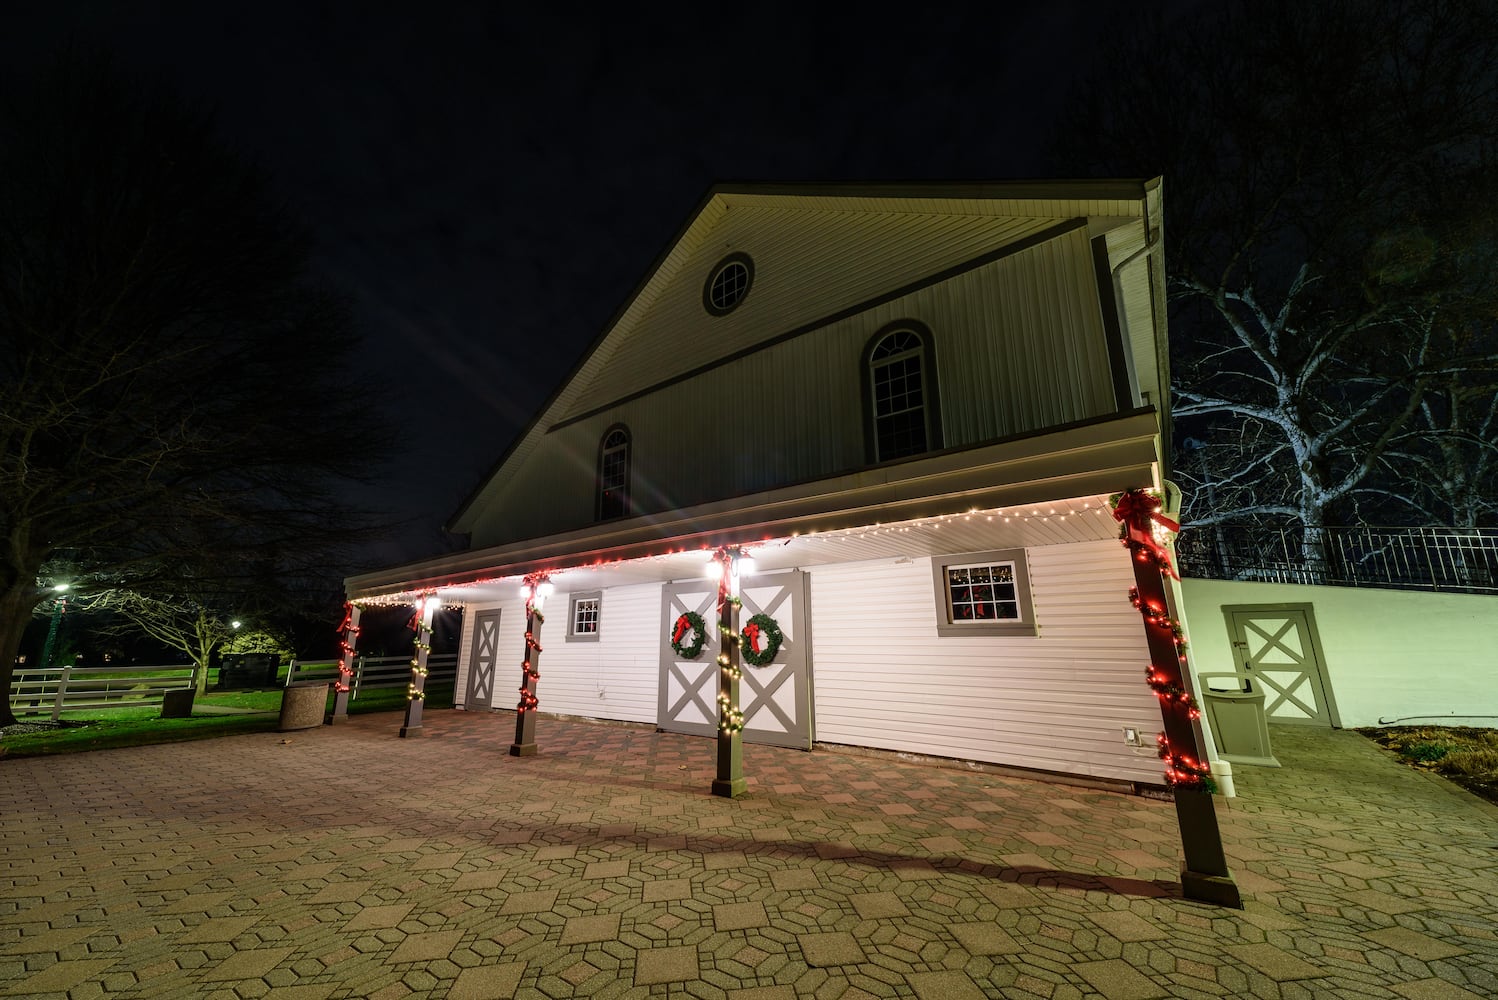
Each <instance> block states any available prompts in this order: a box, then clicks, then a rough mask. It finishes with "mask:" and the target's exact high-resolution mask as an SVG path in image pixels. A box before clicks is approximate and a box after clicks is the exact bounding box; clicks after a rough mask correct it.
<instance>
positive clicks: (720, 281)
mask: <svg viewBox="0 0 1498 1000" xmlns="http://www.w3.org/2000/svg"><path fill="white" fill-rule="evenodd" d="M753 283H754V261H752V260H750V259H749V255H748V254H742V253H735V254H729V255H728V256H727V257H724V258H723V259H722V260H720V261H718V264H717V266H716V267H714V268H713V269H712V272H711V273H710V274H709V275H708V279H707V284H705V285H703V286H702V305H703V308H705V309H706V310H707V311H708V312H710V313H712V314H713V315H714V316H726V315H727V314H729V313H731V312H733V311H734V309H736V308H737V307H738V304H739V303H740V302H742V301H744V296H746V295H748V294H749V286H750V285H752V284H753Z"/></svg>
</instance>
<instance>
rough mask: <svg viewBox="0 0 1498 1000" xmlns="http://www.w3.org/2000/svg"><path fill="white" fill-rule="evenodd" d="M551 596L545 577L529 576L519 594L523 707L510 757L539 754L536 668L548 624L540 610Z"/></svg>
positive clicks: (519, 709)
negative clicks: (522, 618)
mask: <svg viewBox="0 0 1498 1000" xmlns="http://www.w3.org/2000/svg"><path fill="white" fill-rule="evenodd" d="M551 592H552V585H551V580H550V577H549V576H548V575H547V574H545V573H532V574H530V575H529V576H527V577H526V578H525V584H524V586H523V587H522V588H521V590H520V593H521V594H522V595H524V597H525V660H524V662H522V663H521V664H520V671H521V673H520V703H519V704H518V705H516V706H515V742H514V743H512V744H510V756H511V757H534V756H535V755H536V751H537V748H536V708H537V706H539V705H540V704H541V702H540V700H539V699H538V698H537V697H536V688H537V685H538V682H539V681H540V680H541V673H540V671H538V670H537V669H536V665H537V664H538V663H539V662H540V661H541V625H542V623H544V622H545V621H546V617H545V616H544V615H542V614H541V608H542V606H543V605H544V604H545V603H546V598H547V597H549V596H550V595H551Z"/></svg>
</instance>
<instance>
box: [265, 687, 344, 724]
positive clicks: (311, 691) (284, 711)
mask: <svg viewBox="0 0 1498 1000" xmlns="http://www.w3.org/2000/svg"><path fill="white" fill-rule="evenodd" d="M330 686H331V682H330V681H298V682H297V683H295V684H290V685H287V686H286V688H284V689H283V690H282V692H281V724H280V725H279V726H278V727H277V730H278V731H279V732H283V733H287V732H290V731H292V730H293V729H312V728H313V727H315V726H320V725H322V723H323V715H324V714H325V713H326V712H327V710H328V688H329V687H330Z"/></svg>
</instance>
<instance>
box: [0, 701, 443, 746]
mask: <svg viewBox="0 0 1498 1000" xmlns="http://www.w3.org/2000/svg"><path fill="white" fill-rule="evenodd" d="M452 704H453V687H452V685H451V684H446V685H440V684H434V685H432V686H431V687H430V688H428V689H427V707H429V708H451V707H452ZM328 707H329V708H331V707H332V695H331V694H330V695H329V697H328ZM405 707H406V692H405V690H404V689H403V688H377V689H374V690H365V691H361V692H359V697H358V698H356V699H355V700H354V701H352V702H350V703H349V714H351V715H357V714H362V713H365V712H392V711H399V710H401V709H404V708H405ZM205 708H224V709H233V710H237V711H233V712H229V713H226V714H209V713H207V712H204V711H203V709H205ZM280 714H281V689H280V688H275V689H273V690H268V691H208V692H206V693H205V694H203V695H202V696H201V697H199V698H197V699H195V700H194V702H193V715H192V717H191V718H188V719H163V718H161V717H160V716H161V709H160V707H158V706H149V705H147V706H142V707H138V708H113V709H100V710H97V711H89V712H65V713H63V724H62V725H60V726H51V725H50V720H48V721H47V725H46V728H42V729H38V730H36V731H33V732H15V733H8V734H5V735H0V757H40V756H44V755H46V754H54V753H78V752H80V751H84V750H105V749H109V748H111V747H133V746H144V745H147V744H151V743H175V742H178V741H181V740H204V739H212V738H213V737H215V736H229V735H232V734H234V733H253V732H270V731H273V730H275V728H276V727H277V726H278V725H280ZM27 721H28V720H26V719H22V722H23V723H24V722H27ZM24 728H31V727H29V726H28V727H24Z"/></svg>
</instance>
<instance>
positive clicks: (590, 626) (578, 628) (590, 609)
mask: <svg viewBox="0 0 1498 1000" xmlns="http://www.w3.org/2000/svg"><path fill="white" fill-rule="evenodd" d="M597 632H598V601H597V600H596V599H590V600H580V601H578V602H577V604H576V605H574V607H573V610H572V634H573V635H594V634H596V633H597Z"/></svg>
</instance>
